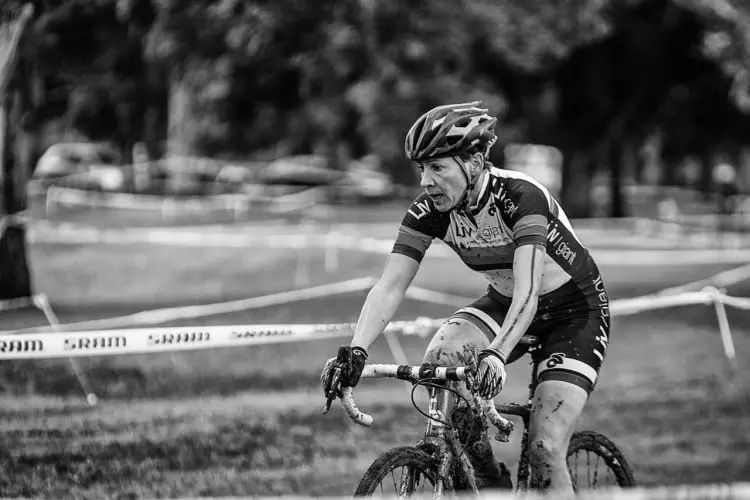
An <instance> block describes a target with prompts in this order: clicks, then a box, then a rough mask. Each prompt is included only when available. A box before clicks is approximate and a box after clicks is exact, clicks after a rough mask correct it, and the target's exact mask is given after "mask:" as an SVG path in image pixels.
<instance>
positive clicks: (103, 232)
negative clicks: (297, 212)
mask: <svg viewBox="0 0 750 500" xmlns="http://www.w3.org/2000/svg"><path fill="white" fill-rule="evenodd" d="M28 239H29V241H31V242H32V243H58V244H59V243H64V244H82V243H98V244H113V245H114V244H116V245H123V244H153V245H170V246H190V247H224V248H242V247H262V248H290V249H302V248H310V247H317V248H330V247H335V248H340V249H344V250H357V251H361V252H369V253H376V254H388V253H390V251H391V250H392V248H393V239H392V238H391V239H388V238H373V237H361V236H354V235H346V234H342V233H340V232H336V231H332V232H328V233H303V232H302V231H301V230H300V231H299V232H298V233H297V234H259V231H252V232H243V231H241V230H238V231H237V232H235V233H229V232H215V233H214V232H210V231H185V230H179V229H166V228H165V229H156V228H148V229H143V228H130V229H111V228H98V227H95V226H85V225H74V224H60V225H54V226H52V225H46V224H45V225H42V226H36V227H32V228H31V230H30V231H29V234H28ZM590 251H591V253H592V255H593V256H594V258H595V259H596V261H597V263H599V264H602V265H618V266H622V265H628V264H632V265H638V266H646V265H649V266H663V265H664V264H665V262H667V263H669V264H670V265H695V264H703V263H707V262H723V263H744V262H748V261H750V249H747V248H734V249H719V248H715V249H714V248H710V249H681V250H678V249H671V250H664V249H660V250H659V249H657V250H643V249H638V250H628V254H627V258H623V254H622V251H621V250H620V249H603V248H599V249H597V248H592V249H590ZM428 256H429V257H437V258H454V257H455V252H453V251H452V250H451V249H450V248H449V247H448V246H447V245H444V244H439V243H438V244H435V245H433V246H432V247H431V248H430V251H429V253H428Z"/></svg>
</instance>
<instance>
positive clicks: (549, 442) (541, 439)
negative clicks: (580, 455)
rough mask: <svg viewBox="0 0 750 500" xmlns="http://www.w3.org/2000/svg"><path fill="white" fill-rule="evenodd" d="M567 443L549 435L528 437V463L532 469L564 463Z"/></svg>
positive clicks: (561, 438) (563, 439)
mask: <svg viewBox="0 0 750 500" xmlns="http://www.w3.org/2000/svg"><path fill="white" fill-rule="evenodd" d="M567 448H568V443H567V442H566V440H565V438H564V437H562V436H560V437H556V436H551V435H537V436H529V462H530V463H531V466H532V467H535V468H536V467H539V466H545V465H553V464H557V463H561V462H565V459H566V454H567Z"/></svg>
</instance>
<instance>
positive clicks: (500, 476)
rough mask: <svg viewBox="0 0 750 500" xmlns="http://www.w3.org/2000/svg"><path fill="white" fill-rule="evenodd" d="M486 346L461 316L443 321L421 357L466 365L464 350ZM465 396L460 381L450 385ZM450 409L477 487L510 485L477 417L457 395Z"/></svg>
mask: <svg viewBox="0 0 750 500" xmlns="http://www.w3.org/2000/svg"><path fill="white" fill-rule="evenodd" d="M488 345H489V340H488V339H487V336H486V335H485V334H484V332H482V331H481V330H480V329H479V328H478V327H477V326H476V325H474V324H473V323H471V322H470V321H468V320H466V319H463V318H451V319H449V320H448V321H446V322H445V323H444V324H443V325H442V326H441V327H440V329H439V330H438V331H437V333H436V334H435V336H434V337H433V338H432V341H431V342H430V344H429V346H428V347H427V352H426V353H425V356H424V362H425V363H435V364H437V365H439V366H461V365H464V364H466V361H467V360H466V359H465V357H464V350H465V349H466V348H471V347H473V348H475V349H476V350H477V351H478V350H480V349H484V348H485V347H487V346H488ZM453 388H454V389H456V390H457V391H459V392H460V393H461V394H462V395H463V396H464V397H465V398H467V399H469V400H470V398H471V394H470V393H469V391H467V390H466V386H465V384H464V383H463V382H461V383H455V384H453ZM457 399H458V402H457V404H456V405H455V406H454V407H453V408H452V409H450V410H449V411H450V416H451V421H452V422H453V423H454V425H456V426H457V428H458V433H459V437H460V438H461V441H462V442H464V443H466V454H467V455H468V457H469V460H470V461H471V464H472V466H473V467H474V476H475V477H476V479H477V486H479V487H481V488H511V487H512V485H511V481H510V472H509V471H508V469H507V468H506V467H505V465H504V464H500V463H498V462H497V460H495V457H494V455H493V454H492V447H491V445H490V439H489V430H488V428H487V426H486V425H485V424H484V422H483V421H482V419H481V418H478V417H477V418H475V417H474V415H473V414H472V412H471V410H470V409H469V408H468V407H467V406H466V404H465V403H464V402H463V401H462V400H460V399H459V398H457Z"/></svg>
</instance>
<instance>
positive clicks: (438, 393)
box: [323, 336, 635, 498]
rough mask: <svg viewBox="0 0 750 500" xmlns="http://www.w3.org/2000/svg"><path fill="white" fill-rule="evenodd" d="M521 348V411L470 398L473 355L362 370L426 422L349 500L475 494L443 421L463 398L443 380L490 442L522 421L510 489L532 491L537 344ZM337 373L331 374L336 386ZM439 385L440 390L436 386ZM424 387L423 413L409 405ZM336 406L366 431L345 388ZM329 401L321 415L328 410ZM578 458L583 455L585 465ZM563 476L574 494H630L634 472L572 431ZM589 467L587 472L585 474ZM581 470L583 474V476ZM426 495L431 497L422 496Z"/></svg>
mask: <svg viewBox="0 0 750 500" xmlns="http://www.w3.org/2000/svg"><path fill="white" fill-rule="evenodd" d="M521 343H522V344H523V345H525V346H527V347H528V349H529V352H530V353H531V355H532V365H533V367H534V369H533V370H532V372H531V383H530V384H529V402H528V403H527V404H525V405H520V404H512V403H511V404H499V405H497V406H495V404H494V402H493V401H492V400H485V399H482V398H480V397H479V396H478V395H477V394H476V393H475V392H474V391H473V385H474V384H473V375H474V373H476V365H477V360H476V351H475V350H473V349H472V350H469V351H466V352H465V356H466V359H467V360H468V362H467V365H466V366H463V367H436V366H434V365H422V366H408V365H395V364H372V365H365V368H364V370H363V372H362V377H361V378H398V379H401V380H406V381H409V382H411V383H412V384H414V387H413V388H412V392H411V401H412V404H413V405H414V407H415V408H416V409H417V411H419V412H420V413H422V414H423V415H425V416H426V417H427V423H426V425H425V432H424V436H423V437H422V439H421V440H420V441H419V442H418V443H417V444H416V445H415V446H406V447H399V448H393V449H391V450H389V451H387V452H385V453H384V454H382V455H381V456H380V457H378V458H377V459H376V460H375V462H373V463H372V465H370V467H369V468H368V469H367V472H366V473H365V475H364V476H363V477H362V479H361V481H360V483H359V486H358V487H357V490H356V492H355V493H354V494H355V496H370V495H383V496H386V495H387V496H393V495H397V496H398V497H404V496H411V495H412V494H414V493H419V492H422V493H424V491H425V489H427V488H430V489H431V491H432V496H433V498H440V497H442V495H443V494H444V493H450V492H452V491H455V490H456V489H461V490H468V491H470V492H472V493H475V494H477V493H478V492H479V490H478V488H477V485H476V481H475V479H474V470H473V467H472V465H471V463H470V462H469V459H468V456H467V455H466V454H465V452H464V451H463V447H464V443H462V442H461V441H460V439H459V437H458V430H457V429H456V428H455V427H454V426H453V425H452V424H451V422H449V421H448V420H447V419H446V415H447V414H448V413H447V412H448V404H449V402H450V401H449V400H450V395H451V394H454V401H457V400H458V398H459V397H462V396H461V395H460V394H459V393H458V392H457V391H455V390H453V389H451V388H450V387H447V386H446V385H445V382H446V381H453V382H459V381H463V382H466V386H467V388H468V389H469V391H471V394H472V399H473V401H467V403H468V404H469V406H470V407H471V408H472V411H473V412H474V413H475V414H476V415H479V416H480V418H482V419H484V422H483V423H484V424H486V423H487V421H489V422H490V423H492V424H493V425H494V426H495V427H497V429H498V433H497V435H496V436H495V439H496V440H498V441H501V442H508V441H509V440H510V435H511V433H512V431H513V427H514V425H513V422H512V421H511V420H508V419H506V418H504V417H503V416H502V415H514V416H517V417H520V418H521V420H522V421H523V424H524V430H523V436H522V439H521V455H520V459H519V461H518V473H517V478H516V484H515V489H516V491H517V492H523V491H526V490H529V489H534V485H533V484H530V470H529V452H528V427H529V418H530V416H531V398H532V397H533V394H534V390H535V389H536V386H537V383H538V380H537V376H536V371H537V370H536V364H537V363H538V362H539V360H537V359H536V357H535V356H534V352H535V351H538V349H539V347H540V342H539V340H538V339H537V338H536V337H532V336H525V337H523V338H522V339H521ZM339 375H340V373H336V372H335V373H334V387H336V384H337V382H338V380H337V379H338V376H339ZM441 383H442V384H441ZM419 386H424V387H426V388H427V391H428V394H429V406H428V411H427V412H424V411H422V410H421V409H420V408H419V407H418V406H417V404H416V402H415V401H414V391H415V390H416V388H417V387H419ZM341 393H342V395H343V396H342V398H341V402H342V405H343V407H344V409H345V410H346V413H347V414H348V415H349V417H350V418H351V419H352V420H353V421H354V422H356V423H357V424H359V425H362V426H365V427H369V426H370V425H371V424H372V417H371V416H370V415H367V414H366V413H363V412H362V411H361V410H359V409H358V408H357V405H356V404H355V402H354V399H353V395H352V388H351V387H343V388H342V389H341ZM330 403H331V401H330V400H329V401H327V403H326V407H325V408H324V410H323V412H324V413H325V412H327V411H328V409H329V408H330ZM579 454H585V456H584V457H583V458H581V457H579ZM567 457H568V469H569V471H570V475H571V479H572V482H573V487H574V488H575V489H576V491H580V490H584V489H586V488H597V487H605V488H607V487H618V486H619V487H622V488H624V487H630V486H634V485H635V480H634V479H633V473H632V471H631V469H630V466H629V465H628V463H627V461H626V460H625V458H624V457H623V455H622V453H621V452H620V450H618V449H617V447H616V446H615V444H614V443H613V442H612V441H610V440H609V439H608V438H606V437H605V436H603V435H602V434H600V433H598V432H592V431H584V432H576V433H574V434H573V437H572V438H571V440H570V444H569V446H568V453H567ZM600 465H604V467H605V472H604V474H603V476H604V477H602V475H600V474H599V466H600ZM592 467H594V470H593V471H592V470H591V468H592ZM584 468H585V469H586V470H585V471H583V470H582V469H584ZM428 491H429V490H428Z"/></svg>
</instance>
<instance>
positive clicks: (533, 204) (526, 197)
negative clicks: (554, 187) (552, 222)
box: [497, 179, 550, 247]
mask: <svg viewBox="0 0 750 500" xmlns="http://www.w3.org/2000/svg"><path fill="white" fill-rule="evenodd" d="M497 206H498V209H499V210H500V212H501V214H502V218H503V221H504V222H505V224H506V225H507V226H508V228H509V229H510V230H511V231H512V232H513V242H514V243H515V245H516V247H520V246H522V245H542V246H546V244H547V223H548V221H549V214H550V201H549V198H547V195H546V194H545V193H544V191H543V190H542V188H540V187H538V186H537V185H535V184H533V183H532V182H529V181H527V180H525V179H511V180H510V181H509V182H508V185H507V186H506V188H505V190H504V191H503V194H502V196H501V197H500V199H499V200H498V204H497Z"/></svg>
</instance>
